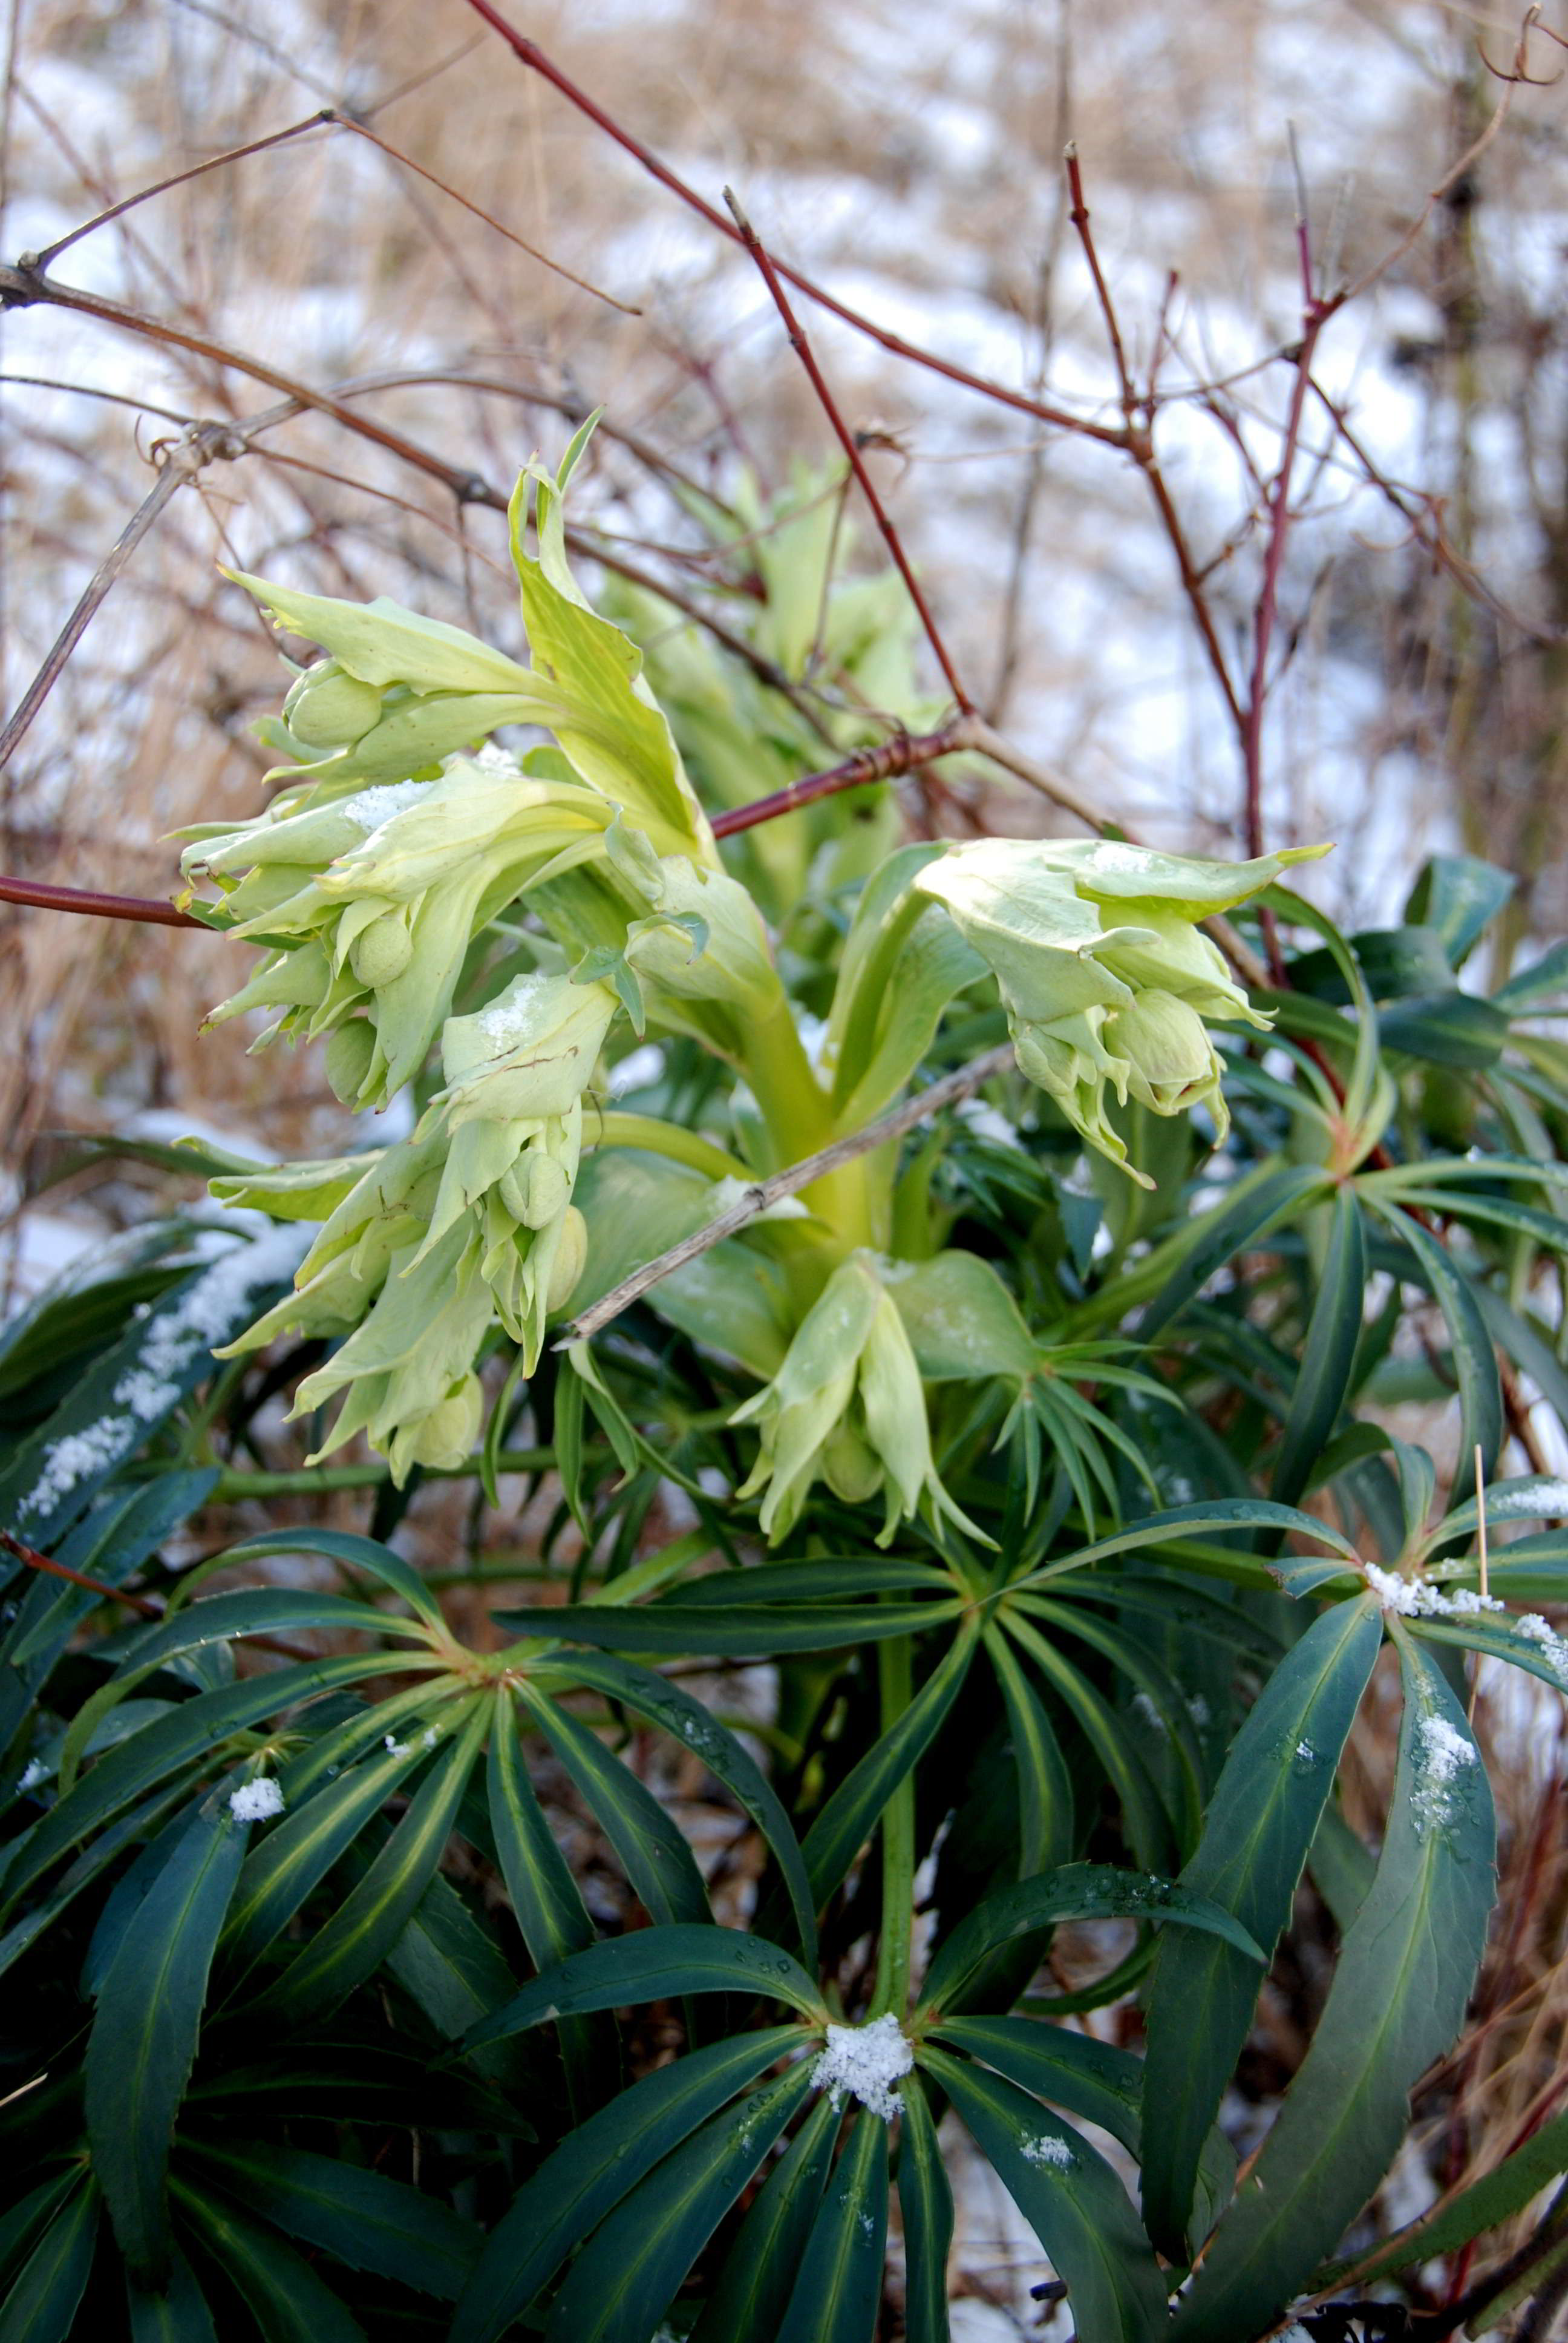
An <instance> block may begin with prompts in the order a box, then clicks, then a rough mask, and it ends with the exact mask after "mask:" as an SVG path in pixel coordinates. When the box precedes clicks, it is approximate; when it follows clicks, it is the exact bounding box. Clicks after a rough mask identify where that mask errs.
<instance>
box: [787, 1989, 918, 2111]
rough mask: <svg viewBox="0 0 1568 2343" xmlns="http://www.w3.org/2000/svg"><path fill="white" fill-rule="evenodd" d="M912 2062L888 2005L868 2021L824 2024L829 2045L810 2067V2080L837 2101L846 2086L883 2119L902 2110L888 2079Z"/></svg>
mask: <svg viewBox="0 0 1568 2343" xmlns="http://www.w3.org/2000/svg"><path fill="white" fill-rule="evenodd" d="M914 2063H915V2054H914V2052H913V2050H911V2049H910V2045H909V2042H908V2040H907V2038H906V2037H905V2035H904V2032H903V2029H902V2028H901V2027H900V2024H899V2021H898V2019H897V2018H896V2017H895V2016H893V2015H892V2012H891V2011H889V2012H888V2014H887V2016H883V2017H874V2018H873V2019H872V2020H871V2023H870V2024H869V2026H829V2028H828V2046H827V2048H826V2049H825V2050H824V2051H823V2053H822V2055H821V2056H820V2057H819V2059H818V2061H817V2063H816V2065H815V2066H813V2067H812V2069H811V2080H812V2083H813V2084H814V2086H815V2087H816V2088H817V2089H818V2090H819V2091H826V2092H827V2093H828V2096H829V2098H830V2099H831V2100H832V2102H833V2105H834V2106H835V2107H839V2106H840V2105H841V2104H842V2102H843V2097H844V2094H845V2092H846V2091H847V2092H848V2093H849V2096H850V2097H851V2098H856V2099H859V2102H860V2105H861V2106H862V2107H869V2108H870V2110H871V2113H872V2114H873V2115H874V2116H880V2117H881V2118H882V2121H883V2122H884V2123H891V2122H892V2120H893V2117H895V2116H901V2115H902V2114H903V2112H904V2103H903V2100H902V2099H901V2098H900V2096H899V2094H898V2092H897V2091H895V2090H894V2088H893V2085H894V2084H895V2083H896V2082H897V2081H898V2079H899V2077H900V2075H907V2074H908V2073H909V2072H910V2068H911V2067H912V2066H913V2065H914Z"/></svg>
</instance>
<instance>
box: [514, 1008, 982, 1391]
mask: <svg viewBox="0 0 1568 2343" xmlns="http://www.w3.org/2000/svg"><path fill="white" fill-rule="evenodd" d="M1012 1064H1013V1054H1012V1044H1011V1042H1010V1041H1004V1042H1003V1043H1002V1044H1001V1046H1000V1049H995V1050H988V1051H986V1052H985V1054H984V1056H983V1057H979V1058H976V1059H974V1060H972V1061H971V1062H970V1064H969V1065H967V1066H960V1068H959V1069H958V1071H957V1072H956V1073H951V1074H944V1075H943V1076H942V1078H941V1080H940V1081H935V1082H932V1084H931V1085H930V1089H929V1090H923V1091H918V1092H917V1093H916V1095H915V1096H914V1097H913V1098H910V1099H906V1100H905V1101H904V1102H903V1104H902V1105H901V1106H896V1107H894V1109H893V1110H892V1111H891V1113H890V1114H884V1115H879V1116H878V1118H877V1120H876V1121H875V1122H869V1123H868V1124H867V1125H866V1127H865V1129H864V1130H863V1131H851V1132H850V1134H849V1137H848V1138H847V1139H836V1140H834V1141H833V1143H832V1145H831V1146H830V1147H821V1148H819V1149H818V1151H817V1152H816V1154H815V1155H808V1156H806V1157H804V1158H803V1159H802V1161H800V1162H799V1163H791V1164H789V1165H788V1166H787V1167H786V1169H785V1170H784V1171H782V1172H771V1173H770V1174H769V1177H768V1178H767V1179H766V1180H759V1181H756V1182H754V1183H753V1185H752V1186H750V1187H749V1188H748V1189H747V1191H746V1193H745V1195H744V1196H743V1197H742V1198H741V1200H740V1202H739V1203H738V1204H734V1205H732V1206H731V1207H730V1209H729V1211H728V1212H719V1214H717V1215H716V1217H715V1218H714V1219H713V1220H711V1221H709V1222H708V1224H707V1226H706V1227H704V1228H700V1229H698V1230H696V1231H695V1232H693V1233H692V1234H691V1235H690V1236H689V1237H683V1238H682V1239H681V1241H680V1242H679V1243H678V1244H677V1245H671V1247H670V1248H669V1251H668V1252H661V1253H660V1254H659V1256H658V1260H657V1261H649V1262H644V1263H643V1266H642V1267H641V1268H640V1269H637V1270H633V1272H632V1273H631V1275H630V1276H629V1277H626V1278H623V1279H622V1280H621V1282H620V1283H619V1284H618V1285H614V1286H612V1287H611V1288H610V1290H609V1292H608V1293H607V1294H605V1295H604V1296H603V1298H602V1299H601V1300H600V1301H598V1302H595V1303H594V1304H593V1305H592V1307H591V1308H590V1309H588V1310H585V1311H584V1312H583V1313H582V1315H581V1317H580V1318H578V1319H576V1320H575V1321H574V1322H572V1324H571V1325H569V1326H568V1327H567V1328H566V1329H565V1331H564V1332H563V1333H562V1334H561V1337H560V1339H559V1341H558V1342H557V1343H556V1346H555V1347H556V1349H557V1350H558V1351H563V1350H568V1349H569V1348H570V1346H571V1344H572V1343H573V1342H586V1341H587V1340H588V1336H589V1335H590V1334H597V1333H598V1331H599V1329H600V1328H601V1327H603V1326H608V1324H609V1322H610V1320H611V1319H612V1318H618V1317H619V1315H620V1313H621V1312H622V1311H623V1310H628V1309H629V1308H630V1307H631V1304H632V1303H633V1302H637V1301H640V1299H641V1297H642V1296H643V1295H644V1294H645V1293H646V1292H648V1290H649V1288H650V1287H652V1286H655V1285H657V1284H658V1282H659V1281H660V1279H661V1278H666V1277H668V1275H669V1274H670V1272H671V1271H672V1270H677V1269H684V1267H685V1266H686V1264H687V1262H689V1261H697V1260H699V1258H700V1257H701V1255H702V1254H703V1253H705V1252H709V1251H710V1249H711V1248H712V1247H713V1246H714V1245H716V1244H721V1243H722V1242H723V1241H724V1239H725V1238H726V1237H732V1236H736V1235H739V1232H740V1231H741V1230H742V1229H744V1228H749V1226H750V1224H751V1222H753V1221H755V1220H757V1219H758V1218H759V1216H760V1215H761V1214H762V1213H763V1212H767V1211H768V1209H769V1206H770V1205H773V1204H777V1203H780V1202H783V1200H784V1198H785V1197H787V1196H798V1195H799V1193H800V1191H801V1190H802V1189H803V1188H809V1187H810V1186H811V1185H812V1184H813V1182H816V1181H818V1180H820V1179H822V1178H824V1177H825V1176H826V1174H827V1173H828V1172H836V1171H837V1170H838V1169H839V1165H840V1164H842V1163H852V1162H853V1161H855V1159H856V1157H857V1156H859V1155H868V1154H869V1153H870V1151H871V1150H872V1149H873V1148H875V1147H885V1146H886V1145H887V1143H888V1141H890V1140H893V1139H901V1138H902V1137H903V1135H904V1133H905V1131H913V1130H914V1129H915V1127H916V1125H917V1124H919V1123H922V1122H925V1121H928V1120H929V1118H930V1116H931V1115H933V1114H938V1113H940V1111H941V1110H942V1108H943V1107H947V1106H956V1105H957V1104H958V1102H959V1101H960V1099H966V1098H969V1097H970V1096H971V1095H972V1094H973V1092H974V1091H978V1090H979V1089H980V1085H981V1083H982V1082H989V1081H992V1080H994V1078H995V1077H996V1076H997V1075H998V1074H1005V1073H1007V1072H1008V1071H1010V1068H1011V1066H1012Z"/></svg>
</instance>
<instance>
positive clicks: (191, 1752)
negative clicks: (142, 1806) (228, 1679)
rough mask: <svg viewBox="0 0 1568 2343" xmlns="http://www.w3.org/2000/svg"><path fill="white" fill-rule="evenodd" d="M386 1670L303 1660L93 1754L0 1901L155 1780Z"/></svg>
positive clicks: (12, 1870) (359, 1658) (230, 1687)
mask: <svg viewBox="0 0 1568 2343" xmlns="http://www.w3.org/2000/svg"><path fill="white" fill-rule="evenodd" d="M386 1666H387V1662H386V1659H385V1657H384V1656H382V1655H380V1654H366V1653H355V1654H352V1655H344V1656H341V1657H339V1658H337V1659H329V1660H308V1661H306V1662H304V1663H303V1664H300V1665H298V1666H296V1667H289V1668H279V1669H277V1670H276V1671H275V1672H273V1673H270V1674H266V1675H260V1676H251V1677H248V1678H247V1679H246V1681H245V1682H244V1683H242V1684H226V1685H224V1686H223V1687H222V1688H221V1689H220V1690H219V1691H217V1692H213V1693H204V1694H199V1695H198V1696H197V1697H196V1699H195V1700H188V1701H184V1702H182V1703H181V1704H180V1705H179V1706H178V1707H177V1708H176V1709H174V1710H173V1711H172V1712H171V1713H170V1714H168V1715H164V1716H160V1717H158V1718H156V1720H155V1721H154V1722H153V1723H151V1724H150V1725H146V1726H144V1728H143V1729H142V1731H140V1732H139V1733H137V1734H136V1735H134V1736H133V1737H132V1738H131V1739H130V1740H128V1741H123V1742H121V1743H120V1744H119V1745H118V1746H117V1747H116V1748H114V1749H111V1750H110V1751H108V1753H107V1754H106V1755H105V1756H103V1757H100V1758H99V1759H98V1760H97V1762H96V1764H95V1765H94V1766H93V1768H92V1770H91V1771H90V1772H89V1773H88V1774H87V1775H86V1776H85V1779H84V1780H82V1781H79V1782H77V1783H76V1784H75V1786H74V1787H73V1788H72V1789H71V1790H70V1791H69V1792H68V1793H67V1794H66V1795H65V1796H63V1797H62V1798H61V1799H60V1802H59V1804H58V1805H55V1806H54V1807H53V1808H52V1809H51V1810H50V1812H49V1813H48V1814H47V1815H45V1817H44V1819H43V1821H42V1822H41V1823H40V1824H39V1825H38V1826H37V1828H36V1830H35V1831H34V1832H33V1833H32V1834H31V1835H30V1836H29V1837H28V1839H27V1841H26V1843H25V1847H23V1848H21V1849H20V1850H19V1851H18V1853H17V1854H16V1855H15V1856H14V1857H13V1859H12V1861H11V1862H10V1864H9V1865H7V1867H6V1870H5V1894H6V1896H7V1899H8V1900H9V1899H14V1898H15V1897H16V1896H20V1895H21V1894H22V1893H23V1892H24V1891H25V1889H26V1888H27V1887H30V1886H31V1885H32V1884H33V1882H34V1881H35V1879H37V1878H39V1877H41V1876H42V1875H43V1873H44V1872H45V1871H46V1870H47V1869H48V1867H49V1865H51V1864H52V1863H54V1862H55V1861H57V1859H58V1858H59V1857H60V1856H61V1855H65V1854H66V1853H68V1852H69V1850H70V1849H71V1848H72V1847H73V1846H75V1845H76V1844H77V1842H78V1840H80V1839H84V1838H85V1837H87V1835H89V1834H90V1833H91V1832H93V1831H95V1830H97V1829H99V1828H101V1827H102V1825H104V1824H105V1823H106V1822H107V1821H108V1820H109V1819H110V1818H111V1817H112V1816H113V1815H116V1814H118V1813H119V1812H120V1810H121V1809H122V1808H123V1807H125V1806H128V1805H131V1803H132V1802H133V1800H135V1799H136V1798H139V1797H141V1796H142V1795H144V1794H145V1793H146V1791H147V1790H150V1789H151V1788H152V1787H153V1785H155V1784H156V1783H158V1782H161V1781H164V1780H166V1778H167V1777H168V1776H170V1775H174V1774H176V1773H177V1772H178V1771H179V1769H180V1768H182V1767H184V1766H186V1765H191V1764H192V1763H193V1762H195V1761H196V1760H199V1759H201V1758H204V1757H206V1756H209V1755H211V1754H212V1753H213V1752H214V1751H215V1750H216V1749H217V1748H220V1747H221V1745H222V1743H223V1742H224V1740H225V1739H226V1736H227V1735H230V1734H232V1733H236V1732H241V1731H243V1730H245V1729H246V1727H247V1726H250V1725H256V1724H258V1723H260V1721H261V1720H262V1719H263V1718H265V1717H268V1716H275V1715H280V1714H282V1713H283V1712H285V1711H286V1710H287V1709H289V1708H291V1707H294V1706H296V1705H297V1704H302V1703H304V1702H306V1701H308V1700H312V1699H314V1698H316V1697H317V1695H318V1694H321V1693H324V1692H329V1691H332V1690H334V1689H335V1688H336V1687H337V1686H338V1685H340V1684H354V1683H356V1682H358V1681H360V1680H362V1679H364V1678H366V1677H367V1676H372V1675H378V1674H383V1673H384V1671H385V1669H386Z"/></svg>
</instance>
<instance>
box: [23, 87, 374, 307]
mask: <svg viewBox="0 0 1568 2343" xmlns="http://www.w3.org/2000/svg"><path fill="white" fill-rule="evenodd" d="M336 119H337V116H335V115H334V114H333V113H332V111H331V109H330V108H329V107H324V108H323V109H322V111H321V112H320V113H319V114H311V115H307V116H306V118H305V120H304V121H303V122H291V123H290V124H289V125H288V126H287V128H286V129H285V130H274V131H271V132H269V133H268V135H267V136H266V137H265V138H252V139H250V140H249V141H248V142H247V144H246V145H245V146H229V147H226V149H225V150H224V152H223V153H222V154H221V155H209V156H207V158H206V161H205V162H204V163H193V164H191V166H190V167H189V168H188V169H187V170H184V171H175V172H172V173H171V174H170V176H168V177H167V178H166V179H155V180H154V182H153V184H152V186H148V187H138V188H137V189H136V194H135V195H134V196H121V198H120V200H119V202H118V203H115V204H110V205H109V206H107V207H106V209H105V210H103V211H101V212H95V214H94V215H93V217H92V218H91V219H89V220H84V221H83V222H82V224H81V226H80V227H74V228H70V229H68V230H67V232H66V233H65V235H64V236H56V237H55V241H54V243H53V244H46V245H45V247H44V249H43V251H42V252H25V253H24V254H23V255H22V262H21V265H22V266H23V267H24V268H34V269H37V268H49V267H52V266H53V265H54V263H55V261H56V260H58V258H59V256H60V255H61V254H62V253H63V252H65V251H66V250H68V249H69V247H70V246H72V245H73V244H79V243H80V242H81V240H82V238H83V236H91V235H92V233H93V231H94V229H95V228H100V227H106V226H108V224H109V222H110V221H111V220H116V219H118V218H119V217H120V216H121V214H122V213H123V212H129V211H135V209H136V206H137V205H138V204H145V203H147V202H149V201H150V200H151V198H152V197H153V196H163V195H166V194H167V193H168V191H169V189H170V188H171V187H183V186H185V185H186V181H187V180H189V179H199V178H200V177H201V176H203V174H204V173H205V172H207V171H216V170H218V169H220V168H221V167H222V166H223V165H224V164H226V163H243V162H244V160H245V158H246V156H247V155H265V154H266V150H267V148H268V147H269V146H285V145H286V143H287V142H288V140H289V139H291V138H299V137H302V136H304V134H305V133H306V131H307V130H319V129H320V128H322V126H324V125H325V124H328V123H331V122H333V121H335V120H336Z"/></svg>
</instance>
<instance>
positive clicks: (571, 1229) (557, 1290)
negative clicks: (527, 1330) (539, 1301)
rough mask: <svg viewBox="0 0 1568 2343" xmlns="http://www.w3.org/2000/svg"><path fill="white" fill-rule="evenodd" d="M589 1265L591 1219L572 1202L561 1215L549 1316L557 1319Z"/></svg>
mask: <svg viewBox="0 0 1568 2343" xmlns="http://www.w3.org/2000/svg"><path fill="white" fill-rule="evenodd" d="M587 1266H588V1222H586V1221H585V1220H584V1218H583V1216H582V1214H581V1213H580V1212H578V1208H577V1206H576V1205H575V1204H568V1206H567V1208H566V1210H565V1212H563V1213H562V1214H561V1220H560V1233H559V1237H558V1242H557V1245H556V1257H555V1260H554V1261H553V1262H551V1264H550V1282H549V1287H548V1291H547V1292H546V1295H545V1314H546V1316H547V1317H549V1318H554V1317H555V1316H556V1315H557V1314H558V1312H560V1311H562V1310H564V1309H565V1308H566V1306H567V1304H568V1302H569V1301H570V1300H571V1298H572V1295H573V1294H574V1293H575V1292H577V1289H578V1281H579V1280H580V1278H581V1276H582V1273H583V1271H584V1270H585V1268H586V1267H587Z"/></svg>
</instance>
